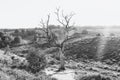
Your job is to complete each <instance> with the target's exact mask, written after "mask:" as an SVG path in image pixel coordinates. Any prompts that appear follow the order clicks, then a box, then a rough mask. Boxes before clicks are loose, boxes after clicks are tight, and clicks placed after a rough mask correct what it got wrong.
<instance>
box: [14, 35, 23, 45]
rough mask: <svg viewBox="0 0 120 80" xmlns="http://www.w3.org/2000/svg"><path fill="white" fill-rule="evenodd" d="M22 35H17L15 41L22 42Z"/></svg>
mask: <svg viewBox="0 0 120 80" xmlns="http://www.w3.org/2000/svg"><path fill="white" fill-rule="evenodd" d="M21 39H22V38H21V37H20V36H16V37H15V38H14V43H20V42H21Z"/></svg>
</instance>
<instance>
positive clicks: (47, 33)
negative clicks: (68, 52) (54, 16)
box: [34, 14, 51, 44]
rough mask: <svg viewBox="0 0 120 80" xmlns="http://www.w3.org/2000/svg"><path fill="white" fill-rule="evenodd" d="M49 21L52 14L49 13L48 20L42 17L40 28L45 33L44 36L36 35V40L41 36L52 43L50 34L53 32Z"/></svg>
mask: <svg viewBox="0 0 120 80" xmlns="http://www.w3.org/2000/svg"><path fill="white" fill-rule="evenodd" d="M49 21H50V14H48V15H47V19H46V21H44V20H43V19H41V21H40V26H41V28H40V30H41V31H43V33H44V34H45V35H42V36H34V38H35V40H36V41H38V39H39V38H45V39H46V41H47V42H48V43H49V44H50V34H51V30H50V29H49Z"/></svg>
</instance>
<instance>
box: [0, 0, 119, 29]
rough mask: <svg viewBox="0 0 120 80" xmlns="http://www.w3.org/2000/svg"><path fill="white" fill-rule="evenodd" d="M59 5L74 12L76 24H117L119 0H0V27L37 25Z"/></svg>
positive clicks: (53, 20) (52, 17)
mask: <svg viewBox="0 0 120 80" xmlns="http://www.w3.org/2000/svg"><path fill="white" fill-rule="evenodd" d="M56 7H61V9H63V10H64V11H65V12H68V13H69V12H71V11H72V12H75V13H76V15H75V16H74V19H73V20H74V21H75V22H76V25H80V26H83V25H91V26H96V25H106V26H112V25H120V0H0V28H22V27H25V28H28V27H38V25H39V22H40V19H41V18H44V19H45V17H46V15H47V14H48V13H51V22H50V23H51V24H56V21H55V15H54V11H55V9H56Z"/></svg>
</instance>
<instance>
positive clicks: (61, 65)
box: [59, 48, 65, 71]
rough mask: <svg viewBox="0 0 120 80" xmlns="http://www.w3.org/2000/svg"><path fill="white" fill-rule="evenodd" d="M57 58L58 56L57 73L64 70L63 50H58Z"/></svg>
mask: <svg viewBox="0 0 120 80" xmlns="http://www.w3.org/2000/svg"><path fill="white" fill-rule="evenodd" d="M59 54H60V55H59V56H60V68H59V71H61V70H65V57H64V54H63V49H61V48H60V49H59Z"/></svg>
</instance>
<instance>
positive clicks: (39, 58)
mask: <svg viewBox="0 0 120 80" xmlns="http://www.w3.org/2000/svg"><path fill="white" fill-rule="evenodd" d="M27 60H28V63H29V65H28V69H29V71H31V72H32V73H37V72H39V71H40V70H42V69H44V68H45V66H46V58H45V56H44V54H43V53H42V52H40V51H36V50H32V51H30V53H29V54H28V56H27Z"/></svg>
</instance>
